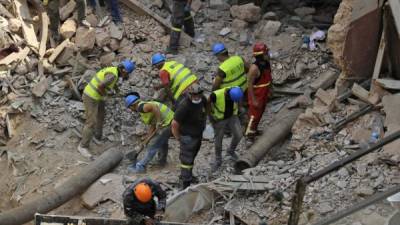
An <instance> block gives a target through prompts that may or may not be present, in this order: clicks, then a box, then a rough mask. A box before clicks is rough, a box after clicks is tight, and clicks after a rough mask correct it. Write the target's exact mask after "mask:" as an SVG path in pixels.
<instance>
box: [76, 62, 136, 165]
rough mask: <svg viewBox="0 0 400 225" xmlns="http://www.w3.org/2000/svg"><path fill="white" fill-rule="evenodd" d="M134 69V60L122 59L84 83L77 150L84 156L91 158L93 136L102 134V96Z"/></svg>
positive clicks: (116, 88)
mask: <svg viewBox="0 0 400 225" xmlns="http://www.w3.org/2000/svg"><path fill="white" fill-rule="evenodd" d="M134 69H135V62H132V61H130V60H124V61H122V62H121V64H119V65H118V66H111V67H106V68H104V69H102V70H100V71H98V72H97V73H96V75H94V76H93V78H92V79H91V80H90V82H89V83H88V84H87V85H86V87H85V89H84V93H83V96H82V99H83V104H84V105H85V114H86V121H85V126H84V127H83V131H82V140H81V143H80V144H79V146H78V151H79V152H80V153H81V154H82V155H83V156H85V157H87V158H91V157H92V155H91V154H90V152H89V150H88V148H89V144H90V141H91V140H92V138H93V136H94V139H95V141H100V140H101V138H102V136H103V122H104V114H105V103H104V97H105V96H106V95H108V94H111V93H110V92H111V91H113V90H117V91H118V87H117V82H118V78H119V77H120V76H121V77H122V78H123V80H127V79H128V77H129V74H130V73H132V72H133V70H134Z"/></svg>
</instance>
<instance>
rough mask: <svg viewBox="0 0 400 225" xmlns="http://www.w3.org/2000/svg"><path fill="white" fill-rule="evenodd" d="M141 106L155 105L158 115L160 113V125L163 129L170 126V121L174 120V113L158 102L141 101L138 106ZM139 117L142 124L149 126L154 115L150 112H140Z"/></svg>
mask: <svg viewBox="0 0 400 225" xmlns="http://www.w3.org/2000/svg"><path fill="white" fill-rule="evenodd" d="M142 104H152V105H156V106H157V107H158V109H159V110H160V113H161V122H162V124H161V125H162V126H163V127H166V126H168V125H170V124H171V121H172V120H173V119H174V112H173V111H172V110H171V109H170V108H168V106H166V105H164V104H162V103H160V102H156V101H149V102H145V101H141V102H140V103H139V105H142ZM140 117H141V118H142V120H143V123H144V124H151V123H152V121H153V118H154V113H152V112H147V113H142V112H141V113H140Z"/></svg>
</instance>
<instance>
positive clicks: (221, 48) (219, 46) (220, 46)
mask: <svg viewBox="0 0 400 225" xmlns="http://www.w3.org/2000/svg"><path fill="white" fill-rule="evenodd" d="M212 51H213V53H214V55H218V54H219V53H222V52H225V51H226V48H225V45H224V44H223V43H215V44H214V45H213V47H212Z"/></svg>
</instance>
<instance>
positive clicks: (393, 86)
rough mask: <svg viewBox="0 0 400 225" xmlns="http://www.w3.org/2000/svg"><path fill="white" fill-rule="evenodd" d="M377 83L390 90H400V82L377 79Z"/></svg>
mask: <svg viewBox="0 0 400 225" xmlns="http://www.w3.org/2000/svg"><path fill="white" fill-rule="evenodd" d="M375 82H376V83H377V84H378V85H380V86H381V87H383V88H386V89H389V90H400V80H391V79H376V80H375Z"/></svg>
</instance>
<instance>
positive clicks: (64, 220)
mask: <svg viewBox="0 0 400 225" xmlns="http://www.w3.org/2000/svg"><path fill="white" fill-rule="evenodd" d="M34 222H35V225H45V224H46V223H50V224H52V223H56V224H57V223H61V224H69V225H81V224H86V225H99V224H101V225H126V224H127V221H126V219H110V218H100V217H97V218H96V217H82V216H59V215H43V214H38V213H37V214H36V215H35V221H34ZM157 224H159V225H194V224H190V223H179V222H166V221H161V222H159V223H157Z"/></svg>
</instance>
